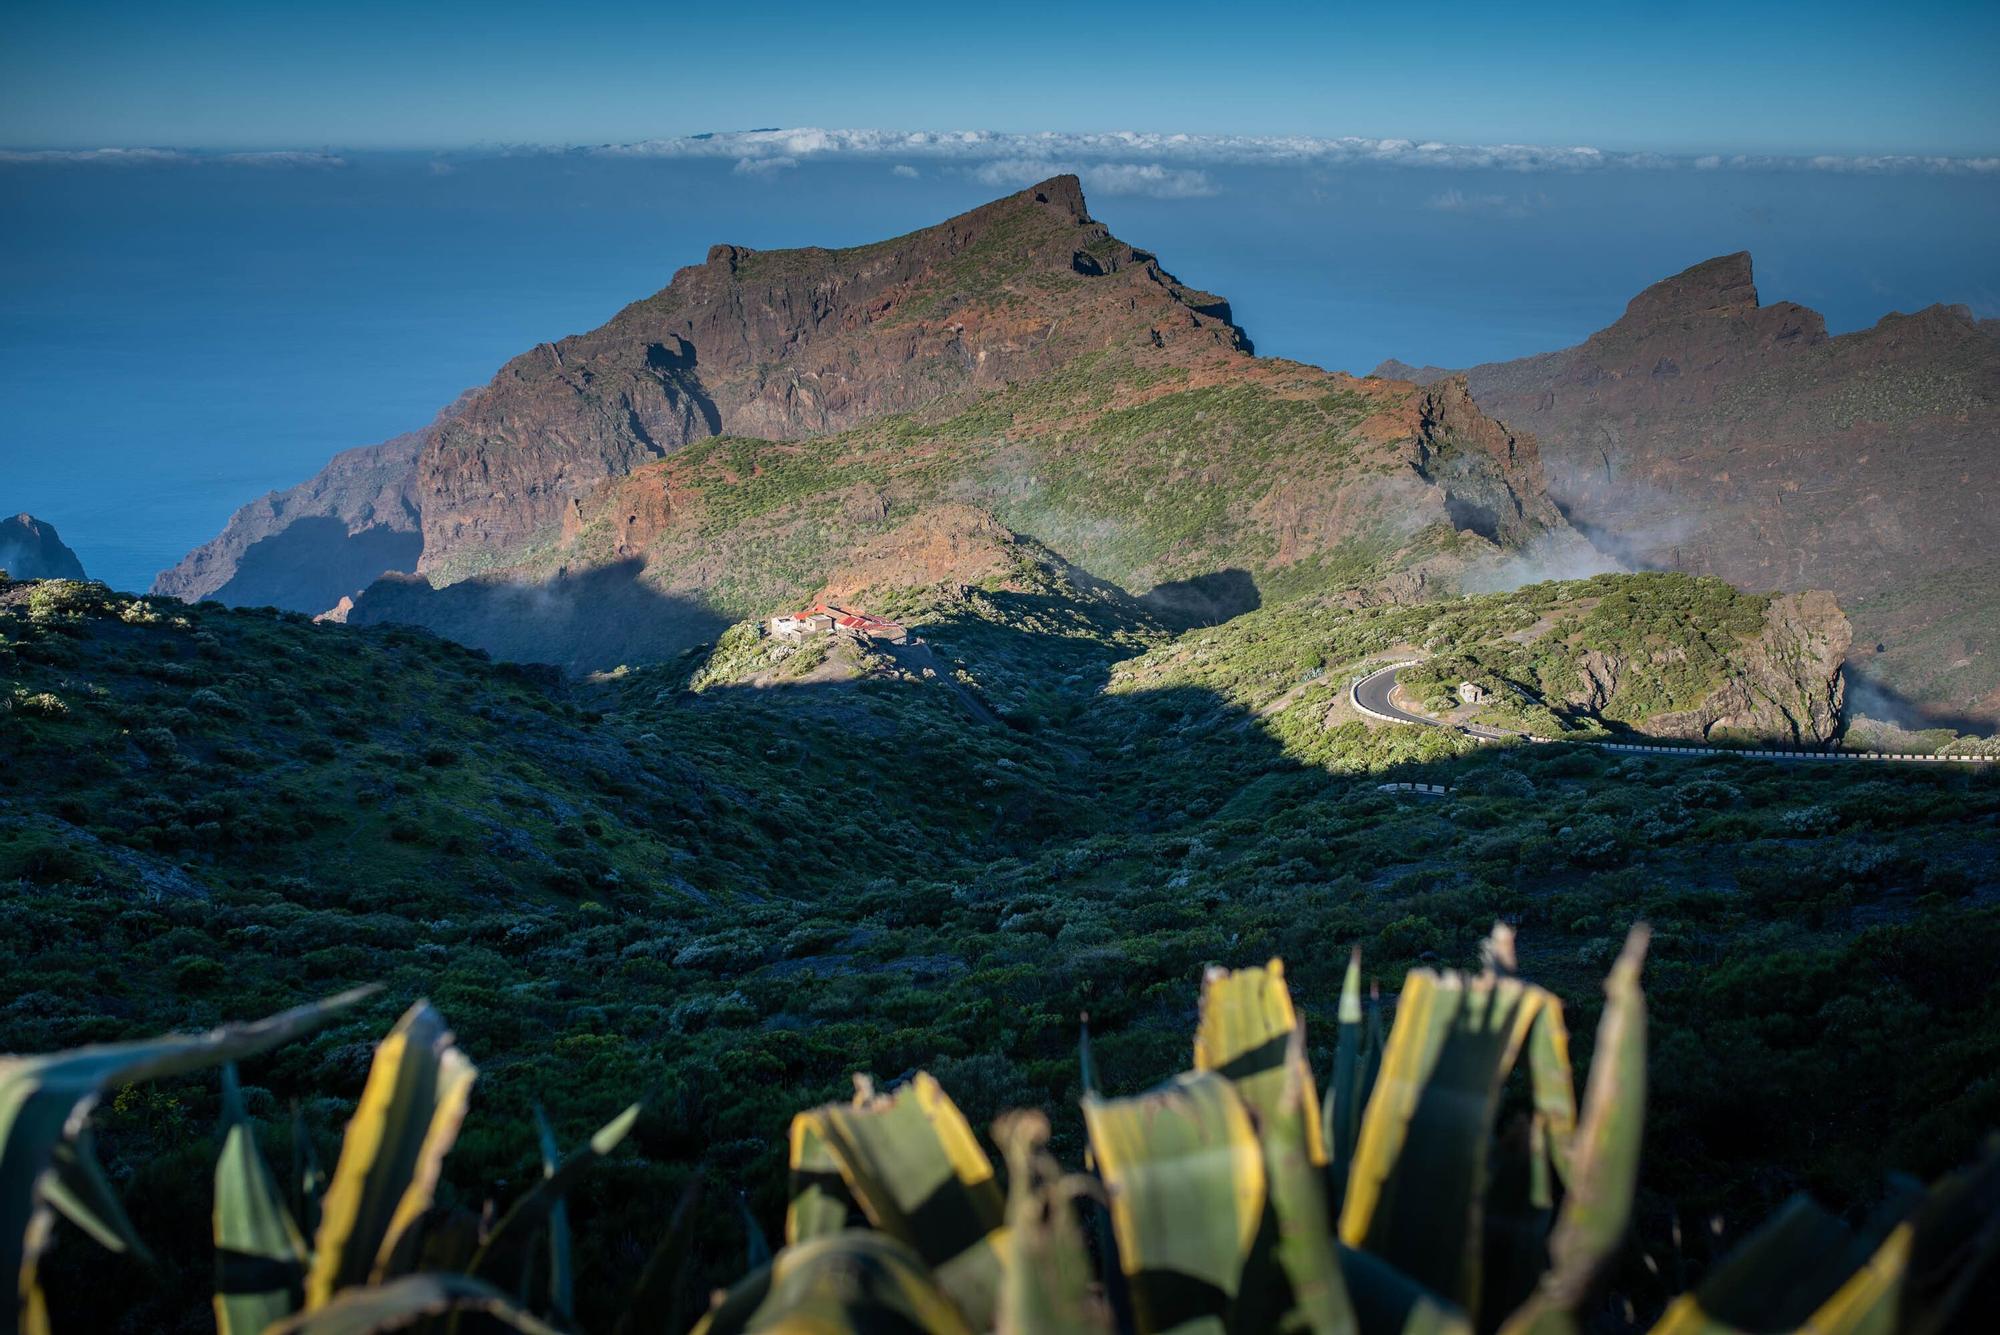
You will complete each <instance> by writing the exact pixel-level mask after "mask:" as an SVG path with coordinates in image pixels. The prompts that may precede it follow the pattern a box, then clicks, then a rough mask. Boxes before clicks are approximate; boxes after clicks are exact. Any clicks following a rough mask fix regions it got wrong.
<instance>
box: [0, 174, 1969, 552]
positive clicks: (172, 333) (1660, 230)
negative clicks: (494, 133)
mask: <svg viewBox="0 0 2000 1335" xmlns="http://www.w3.org/2000/svg"><path fill="white" fill-rule="evenodd" d="M338 162H339V165H297V164H291V165H251V164H245V163H223V162H205V163H193V164H191V163H188V162H169V163H166V164H163V165H150V166H149V165H120V166H110V165H104V164H78V163H50V162H18V161H17V162H4V163H0V293H3V294H4V303H0V511H5V512H6V513H13V512H14V511H17V510H27V511H30V512H32V513H34V514H36V515H38V516H40V517H42V518H44V519H47V520H49V521H50V522H52V523H54V524H55V525H56V526H57V528H58V529H59V530H60V531H61V533H62V535H63V537H64V539H65V540H66V541H67V542H68V543H69V545H70V546H72V547H73V548H75V549H76V551H77V553H78V554H79V556H80V557H81V558H82V560H83V562H84V564H85V566H86V568H87V569H88V570H89V571H90V573H91V574H92V575H93V576H95V577H97V578H101V579H104V580H106V581H108V582H110V583H111V584H113V585H115V586H118V587H120V588H126V589H143V588H145V587H147V586H149V585H150V584H151V582H152V578H153V576H154V574H155V573H156V572H157V571H159V570H160V569H162V568H163V567H165V566H167V565H169V564H171V563H172V562H173V561H175V560H176V559H178V558H179V557H180V556H181V555H182V554H183V553H184V552H186V551H187V550H188V549H189V548H190V547H192V546H194V545H195V544H197V543H199V542H201V541H203V540H205V539H207V538H208V537H210V536H212V535H213V534H214V533H215V532H216V531H217V530H218V529H219V528H220V527H221V526H222V524H223V522H224V521H225V520H226V519H227V518H228V516H229V514H230V513H231V512H232V511H233V510H234V509H236V507H238V506H239V505H241V504H243V503H244V502H246V501H248V500H251V499H253V498H254V497H256V496H258V495H260V494H261V493H263V492H265V491H268V490H271V489H273V488H277V487H284V486H289V485H291V484H293V483H295V482H298V481H300V480H302V479H304V478H305V477H307V476H308V475H310V474H311V473H312V472H314V471H315V470H316V469H318V468H319V467H320V465H322V464H323V463H324V462H325V461H326V459H327V458H328V456H330V455H331V454H333V453H334V452H335V451H337V450H341V449H345V448H347V447H350V446H354V445H363V444H370V443H373V442H375V441H378V440H382V439H384V438H386V437H388V436H391V435H395V434H397V433H399V432H402V431H407V430H409V429H411V428H413V427H416V426H420V425H422V424H423V423H424V422H426V421H428V420H429V419H430V418H431V416H432V415H433V414H434V413H435V412H436V411H437V410H438V408H440V407H441V406H443V405H444V404H445V403H446V402H448V401H449V400H450V399H451V398H452V397H453V396H455V395H456V394H457V393H459V392H460V391H461V390H463V389H465V388H467V387H468V386H471V385H475V384H478V383H481V382H483V381H485V380H486V379H487V378H488V377H490V376H491V375H492V374H493V372H494V371H495V370H496V369H498V367H499V366H500V365H501V363H502V362H504V361H505V360H506V359H507V358H508V357H510V356H512V355H514V354H515V353H518V352H521V351H523V350H524V349H526V348H528V347H530V346H532V345H533V344H535V343H538V342H543V341H546V340H549V339H553V338H558V337H561V336H562V335H564V334H570V333H576V332H579V331H582V330H584V329H588V328H590V327H591V326H593V325H596V324H598V323H600V322H601V321H603V320H604V319H606V318H607V317H609V316H610V315H611V314H612V313H613V312H614V311H616V310H617V309H618V308H619V307H620V306H622V305H624V304H625V303H627V302H629V301H632V300H634V299H636V298H639V297H642V296H645V295H647V294H649V293H651V292H653V291H655V290H657V289H658V288H660V287H662V286H663V285H665V283H666V282H667V281H668V279H670V278H671V277H672V276H673V272H674V270H675V269H677V268H679V267H680V266H682V265H686V264H692V263H698V262H699V261H700V260H701V259H702V257H703V255H704V254H705V253H706V251H707V248H708V247H709V245H711V244H713V243H715V242H719V241H730V242H736V243H739V244H747V245H751V246H758V247H772V246H791V245H805V244H822V245H830V246H842V245H852V244H857V243H860V242H866V241H873V240H878V239H881V238H883V237H887V236H891V235H895V234H897V233H900V232H905V231H909V230H911V229H914V228H917V227H920V226H923V225H926V224H928V223H931V222H935V221H937V220H939V219H941V218H944V217H946V216H948V215H950V214H952V213H955V212H958V211H961V210H963V209H966V208H969V207H971V206H973V205H975V204H978V203H980V202H982V201H983V200H986V199H988V198H992V197H994V196H996V195H999V194H1003V193H1005V192H1006V190H1007V189H1008V188H1009V187H1010V185H1011V184H1014V183H1016V182H1015V181H1013V180H1010V179H1008V172H1010V171H1012V172H1014V174H1015V175H1016V176H1018V177H1019V180H1018V183H1020V184H1025V183H1027V180H1028V179H1029V178H1030V177H1031V176H1032V175H1033V170H1032V169H1031V168H1026V167H1014V166H1011V165H1010V166H1007V167H1004V168H1002V169H1000V170H998V171H996V170H995V169H994V165H992V164H989V165H988V166H987V167H986V168H984V169H981V168H975V167H970V166H960V165H955V164H950V163H941V162H935V161H927V162H922V163H917V164H896V163H893V162H891V161H887V160H873V159H871V160H865V161H851V160H841V161H813V160H806V161H804V162H802V163H800V164H798V165H795V166H786V165H783V164H782V163H780V164H772V163H754V164H753V163H750V162H747V161H746V162H744V163H742V164H736V163H732V162H730V161H727V160H721V159H717V160H708V159H645V158H638V159H626V158H618V157H608V156H595V155H589V154H580V153H569V154H540V153H536V154H525V155H511V156H510V155H490V156H483V157H482V156H477V155H458V156H453V157H449V158H437V157H431V156H428V155H358V156H357V155H343V156H342V157H341V158H340V159H338ZM911 173H914V174H911ZM1084 177H1085V187H1086V189H1087V190H1089V192H1090V202H1091V209H1092V212H1093V213H1094V214H1096V216H1098V217H1099V218H1101V219H1103V220H1104V221H1106V222H1107V223H1109V224H1110V225H1111V227H1112V228H1113V230H1114V231H1116V232H1117V233H1118V234H1119V235H1120V236H1121V237H1123V238H1125V239H1126V240H1128V241H1130V242H1132V243H1133V244H1135V245H1139V246H1141V247H1145V248H1148V249H1151V250H1154V251H1155V252H1157V253H1158V254H1159V256H1160V258H1161V260H1162V262H1163V263H1164V264H1165V265H1166V266H1167V267H1168V268H1170V269H1171V270H1173V271H1174V272H1175V273H1176V274H1178V275H1179V276H1180V277H1181V278H1182V279H1183V280H1184V281H1186V282H1188V283H1191V284H1193V285H1196V286H1199V287H1205V288H1208V289H1210V290H1213V291H1215V292H1219V293H1221V294H1223V295H1224V296H1226V297H1228V298H1229V299H1230V300H1231V302H1232V303H1233V304H1234V306H1235V310H1236V316H1237V320H1238V322H1239V323H1241V324H1242V325H1243V326H1244V327H1245V328H1246V329H1247V330H1248V331H1249V333H1250V335H1251V337H1252V338H1253V339H1254V340H1255V342H1256V345H1257V348H1258V351H1260V352H1263V353H1268V354H1274V355H1278V356H1284V357H1292V358H1297V359H1299V360H1302V361H1308V362H1314V363H1317V364H1319V365H1323V366H1329V367H1335V368H1340V369H1346V370H1352V371H1356V372H1365V371H1367V370H1368V369H1369V368H1370V367H1372V366H1374V365H1375V364H1376V363H1377V362H1379V361H1380V360H1382V359H1383V358H1385V357H1392V356H1393V357H1400V358H1402V359H1404V360H1406V361H1409V362H1413V363H1424V362H1431V363H1436V364H1440V365H1466V364H1470V363H1474V362H1479V361H1486V360H1493V359H1500V358H1511V357H1518V356H1522V355H1525V354H1528V353H1533V352H1540V351H1546V350H1549V349H1553V348H1556V347H1561V346H1565V345H1567V344H1571V343H1574V342H1576V341H1577V340H1579V339H1580V338H1582V337H1583V336H1585V335H1586V334H1588V333H1590V332H1591V331H1592V330H1594V329H1597V328H1599V327H1601V326H1603V325H1604V324H1606V323H1608V322H1609V321H1611V320H1612V319H1613V318H1615V317H1616V316H1617V315H1618V313H1619V311H1620V310H1622V309H1623V306H1624V303H1625V302H1626V300H1627V299H1629V298H1630V297H1631V296H1632V294H1634V293H1635V292H1637V291H1638V290H1639V289H1640V288H1642V287H1644V286H1645V285H1646V284H1647V283H1650V282H1652V281H1655V280H1657V279H1659V278H1662V277H1665V276H1666V275H1668V274H1670V273H1673V272H1675V271H1677V270H1679V269H1681V268H1684V267H1686V266H1687V265H1689V264H1692V263H1694V262H1696V261H1698V260H1701V259H1704V258H1707V257H1708V256H1711V255H1715V254H1720V253H1724V252H1728V251H1733V250H1743V249H1748V250H1750V251H1752V252H1754V254H1755V256H1756V261H1757V281H1758V287H1759V289H1760V291H1761V293H1762V296H1763V299H1764V300H1765V301H1767V302H1769V301H1776V300H1785V299H1788V300H1793V301H1798V302H1802V303H1804V304H1806V305H1810V306H1813V307H1816V308H1818V309H1819V310H1821V311H1822V312H1824V313H1825V314H1826V316H1827V318H1828V322H1829V324H1830V325H1831V326H1832V328H1833V329H1834V330H1835V331H1836V332H1838V331H1842V330H1847V329H1853V328H1857V327H1860V326H1863V325H1866V324H1870V323H1873V321H1874V320H1875V319H1876V318H1878V317H1879V316H1881V315H1882V314H1884V313H1886V312H1888V311H1891V310H1899V309H1900V310H1911V309H1915V308H1917V307H1920V306H1924V305H1928V304H1930V303H1932V302H1937V301H1946V302H1964V303H1967V304H1969V305H1970V306H1971V307H1972V308H1973V309H1974V311H1975V312H1976V313H1978V314H1980V315H1982V316H1992V315H1996V314H2000V245H1996V244H1995V242H1994V241H1993V238H1994V237H1996V236H2000V175H1996V174H1992V173H1988V174H1921V173H1910V174H1869V173H1863V172H1819V171H1802V170H1778V171H1757V170H1735V171H1725V172H1715V171H1706V172H1704V171H1695V170H1691V169H1687V168H1685V167H1683V168H1673V169H1650V170H1649V169H1643V168H1618V169H1604V170H1594V171H1560V170H1556V171H1513V170H1495V169H1443V168H1416V167H1363V166H1352V167H1339V168H1329V167H1325V166H1314V167H1300V166H1287V165H1272V166H1240V165H1239V166H1217V167H1212V168H1206V169H1203V170H1202V171H1200V172H1197V173H1193V174H1188V173H1166V174H1164V175H1162V174H1159V173H1147V172H1144V171H1136V170H1132V171H1124V172H1115V171H1111V170H1108V169H1104V168H1099V169H1097V170H1096V171H1092V170H1089V169H1086V171H1085V173H1084Z"/></svg>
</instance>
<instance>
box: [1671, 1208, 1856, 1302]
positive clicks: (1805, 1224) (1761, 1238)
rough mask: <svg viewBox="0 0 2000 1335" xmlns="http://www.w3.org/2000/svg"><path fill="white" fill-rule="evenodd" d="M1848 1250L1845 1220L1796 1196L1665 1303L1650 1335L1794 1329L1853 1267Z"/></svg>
mask: <svg viewBox="0 0 2000 1335" xmlns="http://www.w3.org/2000/svg"><path fill="white" fill-rule="evenodd" d="M1853 1252H1854V1236H1853V1232H1852V1231H1851V1230H1850V1229H1849V1228H1848V1227H1847V1225H1845V1224H1843V1223H1842V1222H1841V1221H1840V1220H1839V1219H1837V1218H1835V1217H1834V1216H1833V1215H1830V1214H1828V1213H1827V1212H1826V1211H1825V1210H1823V1209H1821V1208H1820V1207H1819V1206H1817V1205H1815V1204H1813V1203H1812V1202H1811V1201H1810V1200H1807V1199H1806V1198H1805V1197H1803V1196H1795V1197H1793V1198H1792V1199H1791V1200H1790V1201H1788V1202H1786V1203H1785V1205H1784V1206H1783V1207H1782V1208H1781V1209H1780V1210H1779V1211H1778V1213H1777V1214H1775V1215H1773V1216H1771V1218H1770V1219H1769V1220H1767V1221H1765V1223H1764V1224H1763V1225H1762V1226H1761V1227H1759V1228H1758V1229H1757V1231H1756V1232H1754V1233H1752V1234H1751V1235H1750V1236H1749V1237H1747V1238H1745V1239H1744V1240H1743V1242H1742V1243H1741V1244H1740V1245H1738V1247H1737V1248H1736V1250H1735V1251H1734V1252H1732V1253H1731V1254H1730V1255H1729V1257H1728V1258H1727V1259H1726V1260H1724V1261H1723V1262H1722V1264H1721V1265H1719V1266H1717V1267H1716V1268H1715V1269H1714V1270H1712V1271H1710V1272H1709V1274H1708V1275H1707V1276H1706V1277H1704V1278H1703V1280H1702V1282H1701V1283H1700V1284H1699V1285H1697V1286H1696V1287H1695V1290H1694V1292H1692V1293H1685V1294H1682V1295H1681V1296H1680V1297H1678V1298H1676V1299H1675V1300H1674V1301H1673V1302H1672V1303H1671V1304H1669V1305H1668V1307H1667V1310H1666V1311H1665V1312H1664V1313H1663V1314H1662V1315H1661V1317H1660V1320H1659V1323H1658V1324H1657V1325H1655V1326H1654V1327H1653V1331H1654V1335H1695V1332H1707V1331H1736V1330H1794V1329H1797V1328H1798V1327H1799V1326H1800V1325H1801V1324H1803V1323H1804V1321H1805V1320H1806V1318H1807V1317H1809V1316H1810V1315H1812V1313H1813V1311H1814V1310H1815V1309H1816V1308H1818V1307H1819V1306H1820V1304H1822V1303H1823V1302H1825V1301H1826V1300H1827V1299H1829V1298H1831V1297H1832V1296H1833V1295H1834V1294H1835V1293H1836V1292H1837V1291H1838V1290H1839V1288H1840V1286H1841V1285H1842V1284H1843V1283H1845V1282H1846V1280H1847V1278H1848V1277H1849V1276H1850V1275H1851V1274H1852V1273H1853V1272H1854V1269H1855V1261H1856V1258H1855V1257H1854V1255H1853ZM1864 1255H1865V1253H1864Z"/></svg>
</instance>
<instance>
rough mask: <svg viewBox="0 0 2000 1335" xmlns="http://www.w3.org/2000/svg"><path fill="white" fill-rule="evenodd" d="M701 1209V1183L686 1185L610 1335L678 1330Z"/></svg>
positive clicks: (631, 1334)
mask: <svg viewBox="0 0 2000 1335" xmlns="http://www.w3.org/2000/svg"><path fill="white" fill-rule="evenodd" d="M700 1206H701V1179H700V1178H695V1179H694V1180H693V1181H692V1182H689V1183H688V1185H687V1189H686V1190H685V1191H683V1192H682V1193H681V1198H680V1201H679V1203H678V1204H676V1205H675V1206H674V1213H673V1216H672V1218H670V1219H669V1220H668V1221H667V1232H666V1236H664V1237H662V1238H661V1239H660V1242H659V1245H658V1246H656V1247H654V1248H653V1254H652V1255H651V1256H649V1257H647V1258H646V1265H645V1268H644V1269H642V1270H641V1271H640V1272H639V1281H638V1283H637V1284H635V1285H633V1287H632V1296H631V1298H630V1300H629V1301H627V1302H626V1304H625V1310H624V1311H622V1312H620V1313H619V1314H618V1324H617V1325H616V1326H615V1327H613V1328H612V1335H639V1332H640V1331H656V1330H680V1329H681V1328H682V1327H683V1326H684V1325H685V1324H686V1323H685V1322H684V1321H683V1320H682V1319H681V1313H680V1311H679V1298H680V1292H681V1282H682V1280H683V1278H684V1277H685V1276H686V1274H687V1269H688V1260H689V1258H690V1257H692V1256H693V1254H694V1228H695V1220H696V1218H697V1212H698V1211H699V1209H700Z"/></svg>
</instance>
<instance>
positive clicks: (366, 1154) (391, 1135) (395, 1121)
mask: <svg viewBox="0 0 2000 1335" xmlns="http://www.w3.org/2000/svg"><path fill="white" fill-rule="evenodd" d="M477 1074H478V1072H477V1071H476V1070H475V1069H474V1067H473V1065H472V1063H471V1062H470V1061H468V1060H467V1059H466V1057H465V1055H464V1054H463V1053H461V1052H460V1051H459V1050H458V1048H457V1047H455V1046H454V1045H453V1044H452V1038H451V1031H450V1030H448V1029H446V1028H445V1024H444V1020H443V1018H442V1017H441V1016H439V1015H438V1013H437V1012H436V1011H435V1010H433V1009H431V1006H430V1004H429V1003H428V1002H423V1001H419V1002H418V1003H417V1004H416V1005H414V1006H412V1007H410V1009H409V1010H407V1011H405V1012H404V1013H403V1017H402V1018H401V1019H400V1020H398V1021H397V1022H396V1027H395V1028H394V1029H391V1030H390V1031H389V1035H388V1037H386V1038H384V1039H383V1040H382V1042H381V1043H380V1044H378V1045H377V1046H376V1048H375V1060H374V1063H373V1064H372V1065H371V1066H370V1068H369V1071H368V1083H367V1085H366V1086H365V1087H364V1088H363V1089H362V1091H361V1102H360V1104H359V1105H358V1106H357V1107H356V1108H355V1110H354V1117H353V1118H352V1120H350V1121H349V1122H348V1124H347V1133H346V1135H345V1136H344V1137H343V1138H342V1140H341V1146H340V1159H339V1162H337V1163H336V1164H335V1165H334V1169H333V1180H332V1182H331V1183H329V1184H328V1186H327V1191H326V1199H325V1200H324V1201H323V1202H322V1205H321V1217H320V1225H319V1232H318V1234H317V1235H316V1236H315V1238H314V1240H313V1260H312V1267H311V1269H310V1271H308V1273H307V1275H306V1309H307V1310H308V1311H312V1310H314V1309H317V1308H320V1307H324V1306H325V1305H326V1304H327V1303H328V1302H330V1301H332V1299H333V1295H334V1294H335V1293H336V1292H338V1291H339V1290H341V1289H343V1288H346V1287H347V1286H348V1285H350V1284H363V1283H368V1282H371V1281H380V1280H381V1279H383V1278H385V1277H386V1273H387V1269H388V1263H389V1260H390V1258H391V1256H392V1255H393V1254H394V1252H395V1245H396V1238H397V1235H398V1234H400V1233H401V1232H402V1231H403V1230H404V1229H405V1228H407V1227H409V1226H410V1225H411V1224H412V1223H414V1222H415V1221H416V1220H417V1219H418V1217H419V1216H421V1215H422V1214H423V1213H424V1211H425V1210H427V1209H428V1208H429V1207H430V1205H431V1194H432V1192H433V1190H434V1189H435V1188H436V1186H437V1180H438V1172H439V1170H440V1169H441V1168H442V1167H443V1164H444V1156H445V1154H446V1152H447V1151H449V1150H450V1149H451V1144H452V1141H453V1140H454V1139H456V1138H457V1135H458V1127H459V1123H460V1122H461V1121H462V1120H463V1119H464V1117H465V1107H466V1102H467V1100H468V1099H469V1098H470V1097H471V1094H472V1082H473V1079H474V1078H475V1076H476V1075H477Z"/></svg>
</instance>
